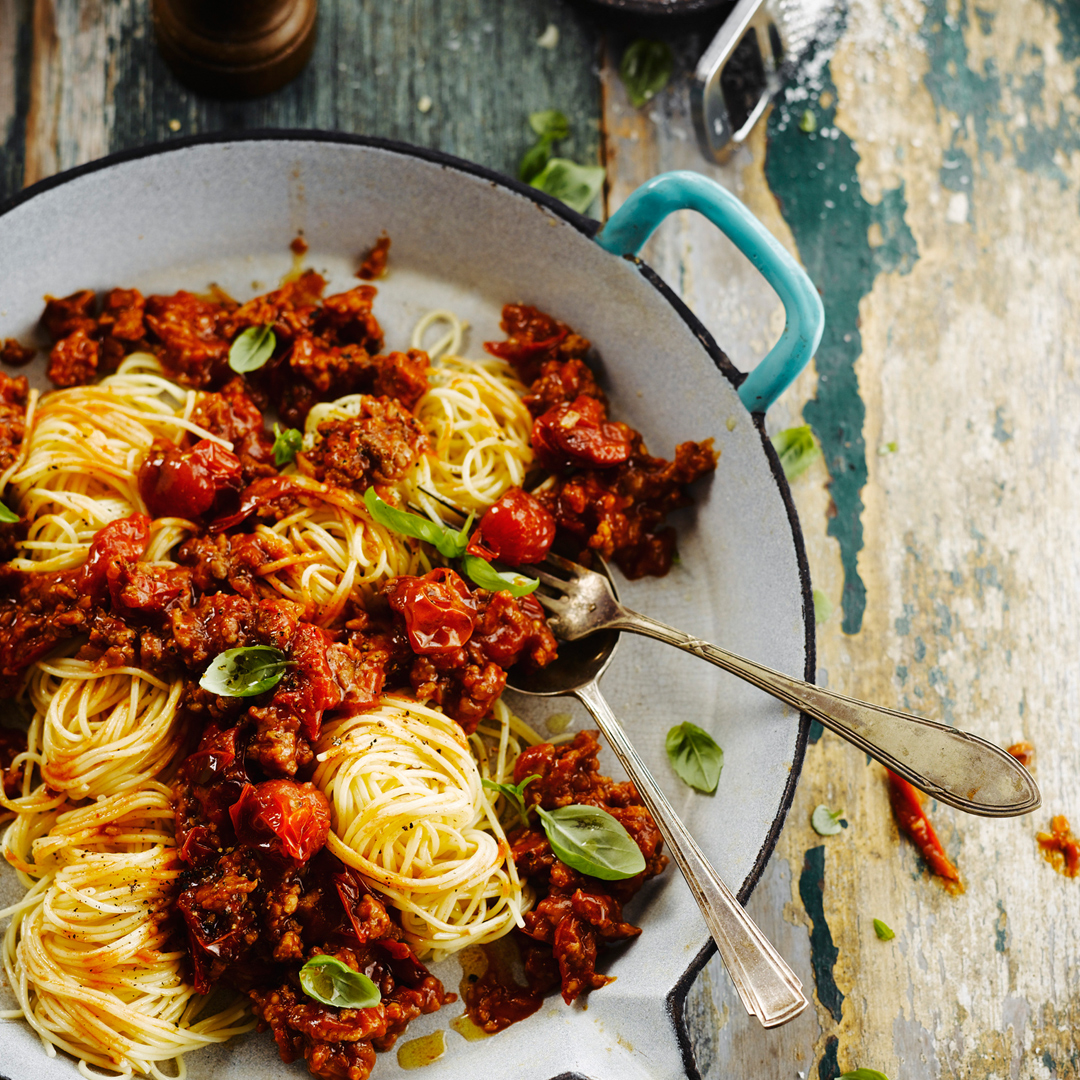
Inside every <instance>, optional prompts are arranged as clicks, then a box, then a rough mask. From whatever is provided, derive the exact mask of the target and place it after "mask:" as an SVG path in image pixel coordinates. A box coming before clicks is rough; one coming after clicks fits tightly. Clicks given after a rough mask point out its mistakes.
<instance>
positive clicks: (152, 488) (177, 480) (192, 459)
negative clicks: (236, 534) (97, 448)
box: [139, 439, 243, 519]
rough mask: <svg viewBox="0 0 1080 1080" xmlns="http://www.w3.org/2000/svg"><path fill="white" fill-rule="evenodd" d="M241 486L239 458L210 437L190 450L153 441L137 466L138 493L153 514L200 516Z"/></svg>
mask: <svg viewBox="0 0 1080 1080" xmlns="http://www.w3.org/2000/svg"><path fill="white" fill-rule="evenodd" d="M242 487H243V469H242V466H241V464H240V459H239V458H238V457H237V456H236V455H235V454H234V453H232V452H231V451H229V450H226V449H225V448H224V447H223V446H221V445H220V444H218V443H216V442H212V441H211V440H210V439H202V440H201V441H199V442H197V443H196V444H195V445H194V447H192V449H191V450H181V449H180V448H179V447H176V446H161V445H157V446H155V447H154V448H153V449H152V450H151V451H150V453H149V454H147V456H146V460H145V461H143V463H142V467H141V468H140V469H139V494H140V495H142V497H143V501H144V502H145V503H146V506H147V508H148V509H149V511H150V513H151V514H153V516H154V517H182V518H189V519H190V518H198V517H202V515H203V514H205V513H207V512H208V511H209V510H211V509H215V510H220V509H222V506H221V501H222V496H223V495H226V494H232V495H234V496H235V495H236V494H237V493H239V491H240V489H241V488H242ZM233 505H235V503H234V504H233Z"/></svg>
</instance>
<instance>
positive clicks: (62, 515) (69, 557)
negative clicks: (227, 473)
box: [10, 353, 227, 571]
mask: <svg viewBox="0 0 1080 1080" xmlns="http://www.w3.org/2000/svg"><path fill="white" fill-rule="evenodd" d="M197 399H198V394H197V393H196V392H195V391H194V390H184V389H183V388H182V387H179V386H177V385H176V384H175V383H174V382H171V381H170V380H169V379H166V378H165V377H164V376H163V375H162V372H161V365H160V363H159V362H158V361H157V359H156V358H155V357H153V356H151V355H149V354H148V353H132V355H131V356H129V357H127V359H125V360H124V361H123V363H122V364H121V365H120V368H119V370H118V371H117V373H116V374H115V375H110V376H108V377H107V378H105V379H103V380H102V381H101V382H100V383H98V384H97V385H95V386H79V387H72V388H70V389H66V390H59V391H56V392H54V393H52V394H48V395H46V396H45V397H44V398H42V399H41V400H40V401H39V402H37V405H36V408H35V411H34V413H33V417H32V425H33V426H32V427H30V426H29V424H28V435H27V438H26V453H25V457H24V459H23V461H22V462H21V464H20V465H19V466H18V468H17V469H16V471H15V472H14V474H13V475H12V476H11V479H10V483H11V489H12V492H13V494H14V499H13V500H12V501H13V502H14V504H15V505H16V506H18V507H19V509H20V510H21V511H22V514H23V516H24V517H25V518H27V519H28V521H29V522H30V528H29V532H28V535H27V537H26V539H25V540H23V541H21V542H20V543H19V545H18V547H19V551H20V554H19V555H18V556H17V557H16V558H14V559H12V560H11V563H10V565H11V566H13V567H15V568H16V569H18V570H34V571H51V570H64V569H68V568H70V567H75V566H81V565H82V564H83V563H84V562H85V561H86V556H87V552H88V551H89V549H90V542H91V541H92V540H93V538H94V534H95V533H97V532H98V531H99V530H100V529H101V528H103V527H104V526H105V525H107V524H108V523H109V522H110V521H116V520H117V519H119V518H123V517H127V516H128V515H130V514H133V513H136V512H139V511H145V506H144V504H143V500H142V498H141V496H140V494H139V486H138V470H139V465H140V462H141V461H142V459H143V457H144V456H145V454H146V452H147V451H148V450H149V449H150V447H151V446H152V445H153V442H154V440H155V439H165V440H167V441H170V442H175V441H177V439H178V438H179V437H180V436H181V435H182V434H184V433H190V434H192V435H194V436H195V437H196V438H199V439H210V440H211V441H213V442H217V443H220V444H222V445H227V444H225V443H224V441H223V440H221V439H219V438H218V437H217V436H215V435H213V434H212V433H211V432H209V431H206V430H205V429H204V428H201V427H199V426H198V425H197V424H195V423H193V422H192V421H191V420H190V416H191V413H192V412H193V411H194V408H195V405H196V402H197ZM28 420H29V418H28ZM157 535H158V536H159V542H158V548H159V549H164V551H167V550H168V546H171V544H173V543H175V542H176V541H177V540H178V539H179V537H180V535H182V530H178V529H177V527H176V522H175V521H173V520H170V519H165V520H164V521H162V523H161V525H160V526H159V528H158V530H157ZM162 541H164V542H165V543H164V544H163V543H162ZM163 553H164V552H163V551H162V550H159V551H156V552H154V551H152V553H151V555H150V557H151V558H153V557H154V555H155V554H156V555H158V556H159V557H160V556H161V555H162V554H163Z"/></svg>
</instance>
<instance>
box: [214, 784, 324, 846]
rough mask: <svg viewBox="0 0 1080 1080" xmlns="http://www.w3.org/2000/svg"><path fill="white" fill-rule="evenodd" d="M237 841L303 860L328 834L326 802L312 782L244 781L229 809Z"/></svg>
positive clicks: (321, 844) (321, 843)
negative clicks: (249, 782)
mask: <svg viewBox="0 0 1080 1080" xmlns="http://www.w3.org/2000/svg"><path fill="white" fill-rule="evenodd" d="M229 816H230V817H231V818H232V823H233V828H234V829H235V830H236V837H237V839H238V840H239V841H240V842H241V843H246V844H248V845H250V846H251V847H254V848H258V849H259V850H261V851H266V852H268V853H270V854H272V855H276V856H278V857H279V858H284V859H292V860H294V861H295V862H300V863H304V862H307V861H308V859H310V858H311V856H312V855H314V854H315V852H316V851H318V850H319V849H320V848H321V847H322V846H323V845H324V844H325V843H326V838H327V836H329V835H330V804H329V803H328V802H327V801H326V796H325V795H324V794H323V793H322V792H321V791H320V790H319V789H318V788H317V787H316V786H315V785H314V784H297V783H295V782H294V781H292V780H264V781H263V782H262V783H261V784H245V785H244V790H243V791H241V792H240V798H239V799H238V800H237V801H236V803H234V804H233V806H232V807H231V808H230V810H229Z"/></svg>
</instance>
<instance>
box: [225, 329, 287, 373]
mask: <svg viewBox="0 0 1080 1080" xmlns="http://www.w3.org/2000/svg"><path fill="white" fill-rule="evenodd" d="M275 345H277V338H276V337H274V328H273V327H272V326H269V325H267V326H249V327H248V328H247V330H245V331H244V332H243V333H242V334H239V335H238V336H237V338H236V340H235V341H234V342H233V343H232V345H231V346H230V347H229V367H231V368H232V369H233V371H236V372H239V373H240V374H241V375H243V374H244V373H245V372H247V371H258V370H259V368H261V367H262V366H263V364H265V363H266V361H267V360H269V359H270V357H271V356H272V355H273V353H274V346H275Z"/></svg>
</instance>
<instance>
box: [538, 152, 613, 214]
mask: <svg viewBox="0 0 1080 1080" xmlns="http://www.w3.org/2000/svg"><path fill="white" fill-rule="evenodd" d="M605 175H606V173H605V172H604V170H603V169H602V168H601V167H600V166H599V165H578V164H577V162H574V161H570V160H568V159H567V158H552V159H551V160H550V161H549V162H548V163H547V164H546V165H545V166H544V168H543V171H542V172H540V174H539V175H538V176H536V177H534V179H533V180H532V181H531V184H532V186H533V187H534V188H539V189H540V190H541V191H546V192H547V194H548V195H554V196H555V198H556V199H560V200H561V201H562V202H564V203H566V205H567V206H569V207H570V209H571V210H576V211H577V212H578V213H579V214H584V213H585V211H586V210H588V209H589V207H590V206H592V204H593V201H594V200H595V199H596V196H597V195H599V194H600V189H601V188H602V187H603V186H604V177H605Z"/></svg>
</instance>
